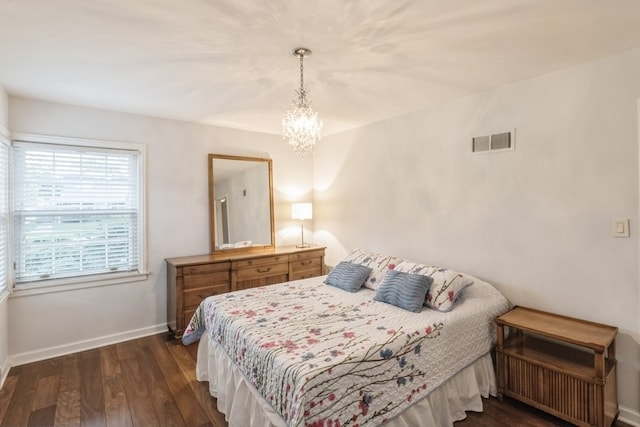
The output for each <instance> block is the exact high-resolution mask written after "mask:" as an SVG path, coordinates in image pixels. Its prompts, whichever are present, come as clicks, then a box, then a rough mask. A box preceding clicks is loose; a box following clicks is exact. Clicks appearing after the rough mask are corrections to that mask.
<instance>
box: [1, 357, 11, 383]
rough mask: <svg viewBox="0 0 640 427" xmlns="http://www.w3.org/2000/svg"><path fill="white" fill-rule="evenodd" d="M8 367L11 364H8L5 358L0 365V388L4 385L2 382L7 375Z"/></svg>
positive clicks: (9, 367)
mask: <svg viewBox="0 0 640 427" xmlns="http://www.w3.org/2000/svg"><path fill="white" fill-rule="evenodd" d="M9 369H11V365H10V364H9V359H6V360H5V361H4V363H3V364H2V366H0V390H1V389H2V387H4V382H5V381H6V380H7V376H8V375H9Z"/></svg>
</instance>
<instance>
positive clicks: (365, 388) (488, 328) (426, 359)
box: [183, 265, 509, 426]
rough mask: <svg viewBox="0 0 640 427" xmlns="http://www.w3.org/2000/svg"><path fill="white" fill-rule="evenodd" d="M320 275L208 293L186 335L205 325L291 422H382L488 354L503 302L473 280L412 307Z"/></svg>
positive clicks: (212, 338)
mask: <svg viewBox="0 0 640 427" xmlns="http://www.w3.org/2000/svg"><path fill="white" fill-rule="evenodd" d="M391 268H393V265H392V267H391ZM469 277H470V276H469ZM324 280H325V277H317V278H311V279H305V280H298V281H293V282H287V283H282V284H279V285H272V286H266V287H261V288H254V289H248V290H243V291H238V292H232V293H228V294H223V295H217V296H213V297H209V298H207V299H206V300H204V301H203V302H202V304H201V305H200V307H199V308H198V311H197V312H196V314H195V315H194V317H193V319H192V320H191V323H190V324H189V326H188V328H187V330H186V332H185V334H184V338H183V340H184V341H185V342H187V343H188V342H191V341H193V340H195V339H197V338H198V337H199V335H200V334H201V333H206V334H207V335H208V339H209V340H210V341H212V342H215V343H216V344H217V345H218V346H220V348H222V349H223V350H224V352H225V353H226V354H227V355H228V357H229V358H230V359H231V361H232V362H233V363H234V364H235V365H236V366H237V368H238V370H239V371H240V372H241V373H242V375H243V376H244V378H245V379H246V380H247V381H248V382H249V384H251V386H253V388H255V390H256V391H257V392H258V393H259V394H260V395H261V396H262V397H263V398H264V399H265V400H266V402H268V403H269V405H270V406H271V407H272V408H273V409H274V410H275V412H276V413H278V414H279V416H280V417H281V418H282V420H284V423H285V424H286V425H288V426H308V425H331V426H349V425H350V426H365V425H380V424H383V423H385V422H386V421H388V420H391V419H393V418H394V417H396V416H398V415H399V414H401V413H402V412H403V411H405V410H406V409H407V408H408V407H410V406H411V405H412V404H413V403H414V402H417V401H419V400H421V399H423V398H424V397H425V396H427V395H428V394H429V393H431V392H432V391H433V390H434V389H436V388H438V387H439V386H440V385H442V384H443V383H444V382H446V381H447V380H448V379H449V378H451V377H452V376H454V375H455V374H456V373H457V372H459V371H460V370H462V369H463V368H465V367H467V366H469V365H471V364H472V363H474V362H475V361H476V360H478V359H479V358H480V357H482V356H485V355H486V354H487V353H489V352H490V350H491V347H492V346H493V345H494V343H495V326H494V323H493V319H494V318H495V317H496V316H498V315H500V314H502V313H504V312H505V311H507V310H508V305H509V304H508V302H507V300H506V299H505V297H504V296H503V295H502V294H500V293H499V292H498V291H497V290H496V289H495V288H494V287H493V286H491V285H490V284H488V283H486V282H483V281H481V280H477V279H475V280H473V285H472V286H465V290H464V292H461V293H460V295H457V298H456V301H455V309H454V310H450V311H447V312H442V311H438V310H434V309H430V308H427V307H424V309H421V310H420V312H417V313H416V312H412V311H408V310H406V309H403V308H399V307H397V306H395V305H392V304H388V303H386V302H381V301H376V300H375V299H374V298H375V295H376V290H373V289H368V288H365V287H363V288H361V289H358V290H357V291H355V292H347V291H345V290H343V289H341V288H339V287H335V286H329V285H327V284H325V283H324Z"/></svg>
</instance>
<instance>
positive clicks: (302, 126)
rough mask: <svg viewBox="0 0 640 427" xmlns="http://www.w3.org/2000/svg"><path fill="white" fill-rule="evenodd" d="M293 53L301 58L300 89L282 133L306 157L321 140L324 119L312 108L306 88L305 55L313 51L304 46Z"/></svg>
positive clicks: (283, 120)
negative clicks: (319, 118) (320, 118)
mask: <svg viewBox="0 0 640 427" xmlns="http://www.w3.org/2000/svg"><path fill="white" fill-rule="evenodd" d="M293 54H294V55H296V56H297V57H299V58H300V89H299V90H296V91H295V92H296V94H297V96H296V98H295V99H294V100H293V103H292V108H291V109H290V110H288V111H287V113H286V115H285V116H284V118H283V119H282V133H283V137H284V138H285V139H288V140H289V145H291V146H292V147H293V151H295V152H296V154H297V155H299V156H300V157H305V156H306V155H307V154H310V153H311V152H313V146H314V145H315V144H316V142H318V141H320V132H321V131H322V120H318V113H316V112H315V111H313V108H311V101H309V100H308V99H307V94H308V92H307V90H306V89H305V88H304V66H303V61H304V57H305V55H306V56H308V55H311V51H310V50H309V49H307V48H304V47H299V48H297V49H294V50H293Z"/></svg>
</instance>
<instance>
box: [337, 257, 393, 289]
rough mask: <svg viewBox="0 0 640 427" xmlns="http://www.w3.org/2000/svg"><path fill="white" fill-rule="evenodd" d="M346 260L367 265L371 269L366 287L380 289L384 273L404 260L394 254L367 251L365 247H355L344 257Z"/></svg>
mask: <svg viewBox="0 0 640 427" xmlns="http://www.w3.org/2000/svg"><path fill="white" fill-rule="evenodd" d="M344 260H345V261H349V262H352V263H353V264H360V265H365V266H367V267H369V268H370V269H371V273H369V277H367V280H365V282H364V287H365V288H369V289H373V290H374V291H375V290H377V289H378V286H380V283H382V279H383V278H384V275H385V274H386V273H387V271H389V270H393V269H394V268H396V266H397V265H398V264H400V263H401V262H402V258H398V257H396V256H393V255H382V254H377V253H373V252H369V251H366V250H364V249H355V250H354V251H353V252H351V253H350V254H349V255H347V257H346V258H345V259H344Z"/></svg>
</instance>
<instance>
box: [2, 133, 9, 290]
mask: <svg viewBox="0 0 640 427" xmlns="http://www.w3.org/2000/svg"><path fill="white" fill-rule="evenodd" d="M8 230H9V140H8V139H7V138H5V137H4V136H2V134H0V293H1V292H2V291H4V290H5V289H6V288H7V283H8V276H7V255H8V248H9V244H8V236H9V232H8Z"/></svg>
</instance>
